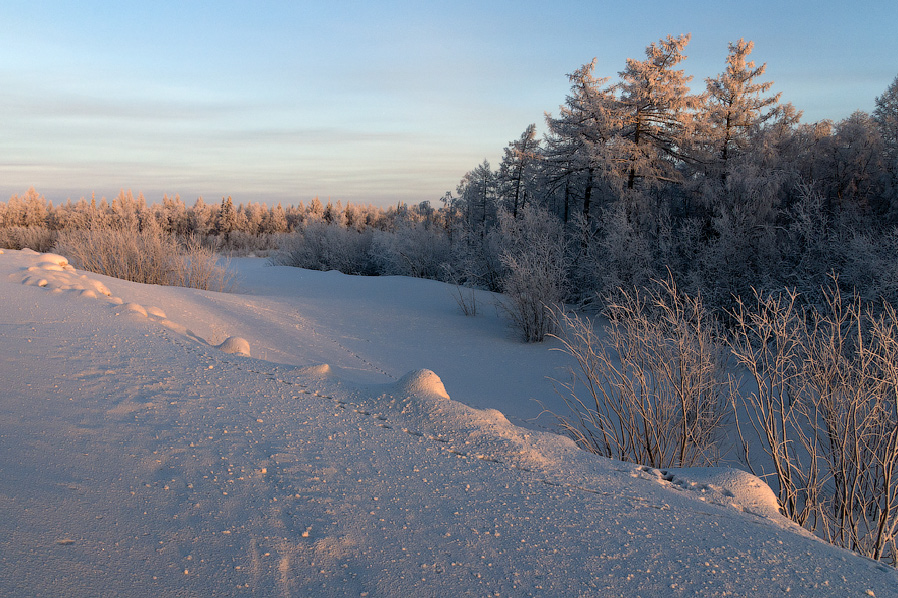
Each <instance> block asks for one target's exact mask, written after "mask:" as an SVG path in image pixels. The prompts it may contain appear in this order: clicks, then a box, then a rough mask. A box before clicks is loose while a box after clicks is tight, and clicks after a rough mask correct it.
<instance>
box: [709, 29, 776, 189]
mask: <svg viewBox="0 0 898 598" xmlns="http://www.w3.org/2000/svg"><path fill="white" fill-rule="evenodd" d="M753 48H754V42H751V41H749V42H746V41H745V40H744V39H740V40H739V41H738V42H736V43H731V44H730V45H729V55H728V56H727V60H726V62H727V66H726V70H724V72H722V73H720V74H719V75H717V77H715V78H713V79H711V78H708V79H706V80H705V81H706V83H707V90H708V93H707V95H706V101H707V103H706V106H705V118H706V122H705V124H706V126H707V130H706V135H707V143H708V146H709V147H708V151H709V153H710V154H711V155H710V156H708V157H707V159H708V161H709V162H711V163H712V164H714V165H716V166H717V167H718V169H719V176H720V177H721V178H722V179H724V180H725V179H726V176H727V173H726V164H727V161H728V160H729V159H730V158H732V157H733V156H734V154H736V153H739V152H744V151H745V150H746V148H747V146H748V143H749V136H750V135H751V134H752V132H753V131H755V130H756V129H757V128H758V127H759V126H761V125H762V124H763V123H765V122H766V121H767V120H769V119H770V118H771V117H773V116H774V115H775V114H776V107H777V105H778V103H779V99H780V96H781V94H776V95H773V96H765V95H763V94H766V93H767V92H768V91H769V90H770V88H771V87H772V86H773V81H767V82H763V83H758V82H756V79H757V78H758V77H760V76H761V75H763V74H764V71H765V70H766V69H767V64H766V63H764V64H762V65H761V66H757V67H756V66H755V63H754V61H751V60H748V56H749V55H750V54H751V52H752V49H753Z"/></svg>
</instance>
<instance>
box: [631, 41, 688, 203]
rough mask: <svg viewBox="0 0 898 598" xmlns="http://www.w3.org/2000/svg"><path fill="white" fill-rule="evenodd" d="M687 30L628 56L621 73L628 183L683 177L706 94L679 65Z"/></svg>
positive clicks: (632, 186) (682, 55) (677, 180)
mask: <svg viewBox="0 0 898 598" xmlns="http://www.w3.org/2000/svg"><path fill="white" fill-rule="evenodd" d="M689 39H690V35H689V34H688V33H687V34H685V35H681V36H679V37H673V36H670V35H669V36H667V39H663V40H660V41H659V42H658V43H653V44H650V45H649V46H648V47H647V48H646V50H645V55H646V59H645V60H635V59H633V58H628V59H627V68H626V69H625V70H623V71H622V72H621V73H620V78H621V85H620V90H621V93H620V98H619V102H618V111H619V114H620V116H621V118H622V120H623V122H622V129H621V131H620V133H619V137H620V139H621V140H622V141H623V143H622V146H621V149H622V150H623V151H624V153H625V155H626V157H627V159H628V162H629V163H628V167H627V188H628V189H633V188H634V187H635V186H636V181H637V180H650V181H667V182H679V181H680V178H681V177H680V176H679V173H678V172H677V170H676V166H677V164H678V163H679V162H681V161H682V160H685V159H686V158H687V156H686V154H685V151H684V147H685V146H686V144H687V143H688V142H689V136H690V134H691V133H692V127H693V112H694V111H695V109H696V108H697V107H698V106H699V104H700V101H701V97H700V96H694V95H690V94H689V87H688V85H687V83H688V82H689V81H690V80H691V79H692V77H687V76H686V75H685V74H684V72H683V71H682V70H676V69H675V67H676V66H677V65H678V64H679V63H680V62H682V61H683V60H684V59H685V58H686V56H685V55H684V54H683V50H684V49H685V48H686V44H688V43H689Z"/></svg>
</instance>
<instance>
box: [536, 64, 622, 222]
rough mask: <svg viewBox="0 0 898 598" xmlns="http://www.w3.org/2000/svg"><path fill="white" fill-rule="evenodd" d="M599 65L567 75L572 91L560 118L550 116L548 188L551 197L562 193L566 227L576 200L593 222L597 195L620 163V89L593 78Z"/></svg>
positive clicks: (545, 177)
mask: <svg viewBox="0 0 898 598" xmlns="http://www.w3.org/2000/svg"><path fill="white" fill-rule="evenodd" d="M595 66H596V61H595V59H593V61H592V62H590V63H588V64H585V65H583V66H582V67H580V68H579V69H577V70H576V71H574V72H573V73H571V74H570V75H568V79H569V80H570V82H571V91H570V93H569V94H568V96H567V98H566V99H565V103H564V104H563V105H562V106H561V107H560V108H559V113H558V116H557V117H553V116H551V115H548V114H547V115H546V124H547V125H548V128H549V134H548V136H547V138H546V147H545V150H544V151H543V156H544V160H543V164H544V167H545V171H544V180H545V183H544V184H545V185H546V186H547V187H548V189H547V191H548V193H549V194H552V193H557V192H559V191H561V192H562V194H563V198H564V200H563V209H562V220H563V221H564V222H568V221H569V219H570V218H571V217H572V216H573V211H574V210H573V209H572V205H571V204H572V202H573V201H574V200H573V198H574V197H579V198H582V202H581V203H580V213H581V214H582V215H583V217H584V219H585V220H588V219H589V217H590V212H591V210H592V203H593V192H594V190H595V189H596V187H597V186H599V185H606V186H607V185H608V184H609V182H612V181H614V179H616V178H617V176H616V175H617V171H618V168H619V163H620V156H619V155H618V154H617V153H615V147H616V146H615V143H614V140H615V136H616V135H617V134H618V131H619V128H620V115H619V114H618V105H617V98H616V95H615V89H616V88H615V86H613V85H609V84H608V81H609V79H608V78H607V77H601V78H596V77H595V75H594V71H595Z"/></svg>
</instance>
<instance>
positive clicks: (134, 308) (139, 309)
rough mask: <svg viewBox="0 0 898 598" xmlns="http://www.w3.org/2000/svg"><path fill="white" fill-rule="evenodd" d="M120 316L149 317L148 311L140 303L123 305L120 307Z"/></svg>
mask: <svg viewBox="0 0 898 598" xmlns="http://www.w3.org/2000/svg"><path fill="white" fill-rule="evenodd" d="M117 311H118V313H119V314H125V313H132V314H136V315H139V316H143V317H144V318H146V317H147V310H146V309H144V307H143V306H142V305H140V304H139V303H123V304H121V305H120V306H119V307H118V310H117Z"/></svg>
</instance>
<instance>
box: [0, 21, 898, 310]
mask: <svg viewBox="0 0 898 598" xmlns="http://www.w3.org/2000/svg"><path fill="white" fill-rule="evenodd" d="M688 42H689V36H688V35H683V36H679V37H673V36H669V37H667V38H666V39H662V40H659V41H658V42H656V43H652V44H650V45H649V46H648V47H647V48H646V51H645V56H644V58H642V59H628V60H627V62H626V64H625V65H624V68H623V70H621V71H620V72H619V73H617V77H615V78H613V79H612V78H610V77H605V76H601V75H599V74H597V73H596V61H595V60H593V61H592V62H590V63H587V64H585V65H583V66H582V67H580V68H579V69H577V70H575V71H574V72H573V73H571V74H569V75H568V79H569V80H570V93H569V94H568V95H567V97H566V98H564V102H563V104H561V105H560V107H559V108H558V110H557V111H556V112H555V113H552V114H547V115H546V118H545V128H546V133H545V134H544V135H543V136H542V137H539V136H538V135H537V128H536V125H535V124H531V125H528V126H526V127H525V128H524V130H523V132H522V134H521V135H520V137H518V138H517V139H514V140H512V141H511V142H510V143H509V144H508V146H507V147H506V148H505V149H504V155H503V156H502V159H501V162H500V163H499V164H498V166H497V167H496V168H493V167H492V166H491V165H490V164H489V163H488V162H487V161H484V162H483V163H481V164H479V165H477V166H476V167H474V168H473V169H472V170H471V171H469V172H468V173H466V174H465V175H464V176H463V177H462V179H461V181H460V183H459V184H458V186H457V188H456V189H455V190H454V191H450V192H447V193H446V194H445V196H444V197H442V198H440V199H439V200H437V201H434V202H433V203H431V202H430V201H425V202H422V203H420V204H417V205H412V206H406V205H404V204H399V205H397V206H394V207H390V208H387V209H383V208H377V207H373V206H356V205H352V204H348V205H345V206H343V205H341V203H340V202H337V203H336V204H333V203H330V202H328V203H327V204H326V205H323V204H322V203H321V202H320V201H319V200H318V199H315V200H313V201H311V202H310V203H309V205H305V206H304V205H302V204H299V205H298V206H288V207H286V208H284V207H282V206H280V205H278V206H276V207H273V208H272V207H269V206H265V205H262V204H259V203H249V204H240V205H236V206H235V205H234V204H233V202H232V200H231V199H230V198H225V199H223V200H222V201H221V202H220V203H218V204H207V203H205V202H204V200H203V199H202V198H201V199H198V200H196V202H195V203H194V204H193V205H192V206H187V205H185V204H184V203H183V202H182V201H181V199H180V198H178V197H164V198H163V199H162V201H161V202H157V203H152V204H147V202H146V201H145V200H144V198H143V197H141V196H138V197H137V198H135V197H134V196H133V195H132V194H131V193H130V192H125V191H123V192H122V193H121V194H119V196H118V197H116V198H114V199H113V200H112V201H111V202H108V201H107V200H105V199H100V200H96V199H94V198H91V199H81V200H79V201H77V202H72V201H68V202H66V203H65V204H62V205H57V206H53V205H52V204H50V203H48V202H46V201H45V200H44V198H43V197H41V195H40V194H39V193H38V192H37V191H35V190H34V189H31V190H29V191H28V192H27V193H25V194H24V195H23V196H22V197H19V196H13V197H12V198H10V199H9V201H8V202H6V203H5V204H2V203H0V246H6V247H11V248H16V247H21V246H36V248H41V249H50V248H52V247H53V244H54V242H55V241H54V239H55V235H56V234H58V232H59V231H63V230H67V229H77V228H97V227H115V228H120V229H121V228H124V229H134V230H139V231H143V230H152V231H159V233H160V234H167V235H174V236H176V237H178V238H180V239H183V240H185V241H184V242H185V243H186V239H187V238H188V237H191V236H192V237H193V238H194V242H195V240H196V239H200V241H201V242H203V243H205V244H207V245H208V246H210V247H215V248H216V249H217V250H219V251H225V252H227V251H230V252H243V253H249V252H252V251H254V252H256V253H257V254H263V252H266V253H265V254H269V255H272V256H273V258H274V260H275V261H276V262H277V263H280V264H286V265H294V266H299V267H305V268H317V269H338V270H340V271H342V272H346V273H351V274H365V275H379V274H381V275H382V274H400V275H409V276H419V277H429V278H436V279H440V280H445V281H449V282H453V283H456V284H458V285H460V286H470V287H478V288H484V289H489V290H493V291H508V290H509V289H510V288H511V287H515V289H516V292H531V291H528V290H527V289H526V288H523V289H522V288H521V287H520V285H522V284H524V285H526V283H527V281H528V280H531V281H533V284H536V283H537V282H539V284H540V285H542V286H540V289H541V290H536V289H534V290H532V292H533V293H537V292H539V293H544V294H546V296H545V297H544V299H545V302H546V303H549V302H559V301H565V302H568V303H573V304H577V305H580V306H581V307H585V306H589V305H593V304H594V305H601V304H602V302H603V300H604V298H607V297H608V296H609V294H611V293H614V292H615V291H616V290H617V289H620V288H624V289H633V288H644V287H646V286H647V285H649V284H650V283H651V281H652V280H661V279H667V278H668V277H673V278H674V279H675V280H676V281H677V284H678V287H679V288H680V289H681V290H683V291H684V292H686V293H688V294H691V295H695V294H701V296H702V297H703V299H704V301H705V304H706V305H707V306H710V307H712V308H713V309H715V310H718V311H726V310H730V309H732V307H733V306H734V305H735V300H736V298H737V297H749V296H751V294H752V292H753V291H752V289H758V288H760V289H766V290H776V289H784V288H789V289H795V290H797V291H798V292H800V293H802V296H803V297H805V300H807V301H808V302H810V303H813V302H815V301H817V300H818V298H819V289H820V288H821V287H822V286H825V285H826V284H827V281H828V280H829V277H831V276H836V277H838V281H839V285H840V286H841V287H843V288H844V289H845V290H850V291H856V292H857V293H859V295H860V297H861V299H863V300H865V301H869V302H873V303H881V302H882V301H885V302H888V303H891V304H893V305H898V259H896V256H898V78H896V79H895V81H894V82H893V83H892V84H891V85H890V86H889V87H888V88H887V89H886V90H884V91H883V93H882V95H881V96H879V97H878V98H876V103H875V109H874V111H873V113H872V114H868V113H866V112H862V111H857V112H855V113H854V114H852V115H851V116H849V117H848V118H845V119H844V120H841V121H838V122H832V121H826V120H825V121H820V122H815V123H802V122H801V112H800V111H799V110H798V109H796V108H795V107H794V106H792V105H791V104H788V103H782V102H781V101H780V95H779V94H776V93H773V92H772V91H771V90H772V82H771V81H764V80H763V75H764V72H765V66H766V65H760V66H758V65H755V64H754V63H753V62H752V61H751V60H750V56H751V52H752V48H753V45H752V43H751V42H746V41H744V40H739V41H738V42H735V43H732V44H730V46H729V52H728V55H727V56H726V59H725V61H723V64H722V66H723V70H722V72H720V73H719V74H718V75H716V76H714V77H709V78H707V79H705V80H704V84H703V85H701V86H695V87H700V89H699V90H698V91H697V92H693V90H692V89H691V88H690V83H691V81H690V78H689V77H687V76H686V75H685V74H684V72H683V70H681V68H680V67H681V63H682V61H683V60H684V59H685V54H684V52H685V49H686V46H687V44H688ZM522 272H529V274H528V275H524V276H522Z"/></svg>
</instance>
